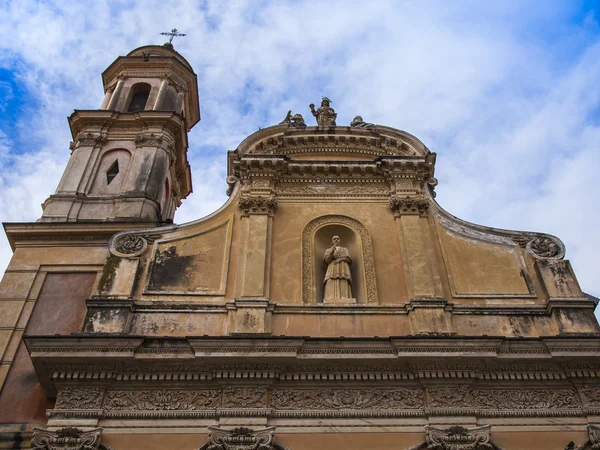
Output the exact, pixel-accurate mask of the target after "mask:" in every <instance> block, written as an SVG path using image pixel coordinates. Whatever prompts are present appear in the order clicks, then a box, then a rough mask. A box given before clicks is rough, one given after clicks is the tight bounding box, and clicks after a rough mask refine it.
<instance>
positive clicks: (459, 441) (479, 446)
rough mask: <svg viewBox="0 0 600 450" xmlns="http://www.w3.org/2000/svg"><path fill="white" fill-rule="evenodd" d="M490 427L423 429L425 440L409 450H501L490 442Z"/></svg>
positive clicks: (429, 427)
mask: <svg viewBox="0 0 600 450" xmlns="http://www.w3.org/2000/svg"><path fill="white" fill-rule="evenodd" d="M491 427H492V426H491V425H485V426H481V427H475V428H465V427H463V426H460V425H455V426H452V427H449V428H445V429H441V428H436V427H431V426H426V427H425V432H426V440H425V442H422V443H420V444H417V445H415V446H413V447H411V448H410V449H409V450H420V449H427V450H502V449H501V447H499V446H498V445H496V444H494V443H493V442H492V437H491V434H490V429H491Z"/></svg>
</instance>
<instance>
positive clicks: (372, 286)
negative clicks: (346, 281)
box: [302, 215, 379, 305]
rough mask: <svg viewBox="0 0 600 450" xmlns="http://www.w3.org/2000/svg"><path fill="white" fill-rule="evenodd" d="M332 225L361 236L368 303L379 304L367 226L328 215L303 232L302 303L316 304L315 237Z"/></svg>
mask: <svg viewBox="0 0 600 450" xmlns="http://www.w3.org/2000/svg"><path fill="white" fill-rule="evenodd" d="M330 224H340V225H345V226H347V227H348V228H350V229H352V230H354V231H356V232H357V233H358V235H359V236H360V244H361V249H362V254H361V255H359V257H362V263H363V271H364V277H365V288H366V289H365V291H366V295H367V298H366V303H368V304H375V305H376V304H378V303H379V300H378V298H377V283H376V281H375V264H374V258H373V247H372V245H371V236H370V235H369V232H368V230H367V229H366V228H365V226H364V225H363V224H362V223H360V222H359V221H358V220H356V219H353V218H351V217H347V216H342V215H328V216H321V217H317V218H316V219H313V220H312V221H310V222H309V223H308V224H307V225H306V226H305V227H304V230H302V301H303V303H304V304H315V303H316V299H315V298H314V289H313V286H314V283H315V280H314V264H315V261H314V254H313V253H314V250H313V245H314V235H315V232H316V231H317V230H318V229H319V228H321V227H323V226H325V225H330Z"/></svg>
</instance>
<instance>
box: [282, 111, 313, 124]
mask: <svg viewBox="0 0 600 450" xmlns="http://www.w3.org/2000/svg"><path fill="white" fill-rule="evenodd" d="M286 123H287V124H288V125H289V126H290V127H295V128H300V127H305V126H306V123H304V117H302V114H294V115H293V116H292V110H291V109H290V110H289V111H288V113H287V115H286V116H285V119H283V121H282V122H280V123H279V125H285V124H286Z"/></svg>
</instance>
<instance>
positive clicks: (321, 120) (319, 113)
mask: <svg viewBox="0 0 600 450" xmlns="http://www.w3.org/2000/svg"><path fill="white" fill-rule="evenodd" d="M330 103H331V100H329V99H328V98H327V97H323V99H322V100H321V107H320V108H319V109H317V110H315V105H314V103H311V104H310V105H309V107H310V112H311V113H312V115H313V116H315V117H316V118H317V125H319V126H320V127H335V118H336V117H337V114H336V113H335V111H334V109H333V108H332V107H331V106H329V105H330Z"/></svg>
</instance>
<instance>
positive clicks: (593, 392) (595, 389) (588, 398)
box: [579, 386, 600, 408]
mask: <svg viewBox="0 0 600 450" xmlns="http://www.w3.org/2000/svg"><path fill="white" fill-rule="evenodd" d="M579 392H580V393H581V396H582V397H583V398H582V400H583V404H584V405H585V406H588V407H592V408H600V386H584V387H582V388H580V389H579Z"/></svg>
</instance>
